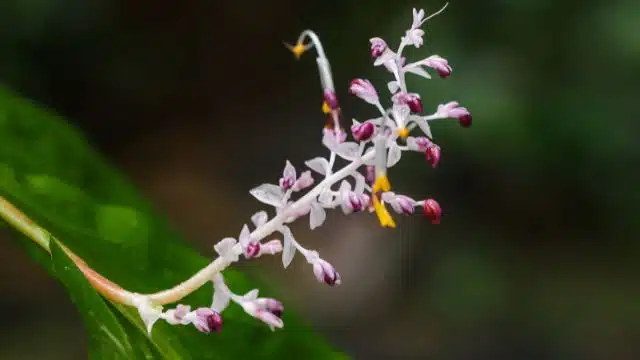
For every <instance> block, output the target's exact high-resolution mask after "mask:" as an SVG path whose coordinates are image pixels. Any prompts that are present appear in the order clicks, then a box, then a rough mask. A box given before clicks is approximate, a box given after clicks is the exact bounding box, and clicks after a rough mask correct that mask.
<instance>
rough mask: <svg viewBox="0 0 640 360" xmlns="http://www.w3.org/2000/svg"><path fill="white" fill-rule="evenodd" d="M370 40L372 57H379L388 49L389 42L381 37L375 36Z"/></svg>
mask: <svg viewBox="0 0 640 360" xmlns="http://www.w3.org/2000/svg"><path fill="white" fill-rule="evenodd" d="M369 42H370V43H371V56H372V57H375V58H377V57H379V56H380V55H382V54H383V53H384V52H385V51H386V50H387V43H386V42H385V41H384V40H382V39H381V38H378V37H374V38H371V39H369Z"/></svg>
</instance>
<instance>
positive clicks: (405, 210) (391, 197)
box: [381, 191, 416, 215]
mask: <svg viewBox="0 0 640 360" xmlns="http://www.w3.org/2000/svg"><path fill="white" fill-rule="evenodd" d="M381 198H382V200H383V201H384V202H386V203H387V204H389V205H390V206H391V208H393V210H394V211H395V212H397V213H398V214H405V215H411V214H413V211H414V205H415V203H416V201H415V200H413V199H412V198H410V197H408V196H405V195H396V194H395V193H393V192H391V191H388V192H385V193H383V194H382V196H381Z"/></svg>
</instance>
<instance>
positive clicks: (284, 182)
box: [280, 160, 296, 191]
mask: <svg viewBox="0 0 640 360" xmlns="http://www.w3.org/2000/svg"><path fill="white" fill-rule="evenodd" d="M295 182H296V168H295V167H293V165H291V163H290V162H289V160H287V163H286V165H285V166H284V170H283V171H282V177H281V178H280V188H281V189H282V190H283V191H287V190H289V189H291V187H292V186H293V184H295Z"/></svg>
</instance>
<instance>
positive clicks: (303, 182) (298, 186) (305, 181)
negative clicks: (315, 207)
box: [293, 171, 313, 191]
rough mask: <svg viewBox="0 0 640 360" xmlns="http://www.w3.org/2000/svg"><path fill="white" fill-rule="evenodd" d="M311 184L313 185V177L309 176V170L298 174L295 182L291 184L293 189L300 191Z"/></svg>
mask: <svg viewBox="0 0 640 360" xmlns="http://www.w3.org/2000/svg"><path fill="white" fill-rule="evenodd" d="M311 185H313V177H312V176H311V171H305V172H303V173H302V174H300V177H299V178H298V180H296V182H295V183H294V184H293V190H294V191H300V190H303V189H306V188H308V187H309V186H311Z"/></svg>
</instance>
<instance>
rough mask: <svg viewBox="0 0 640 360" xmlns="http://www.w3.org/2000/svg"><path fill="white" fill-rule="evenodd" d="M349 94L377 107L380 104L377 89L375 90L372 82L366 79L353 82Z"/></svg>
mask: <svg viewBox="0 0 640 360" xmlns="http://www.w3.org/2000/svg"><path fill="white" fill-rule="evenodd" d="M349 93H350V94H353V95H355V96H357V97H359V98H360V99H362V100H364V101H366V102H368V103H369V104H372V105H376V104H378V102H379V100H378V93H377V92H376V88H374V87H373V85H372V84H371V82H370V81H369V80H366V79H354V80H352V81H351V85H350V86H349Z"/></svg>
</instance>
